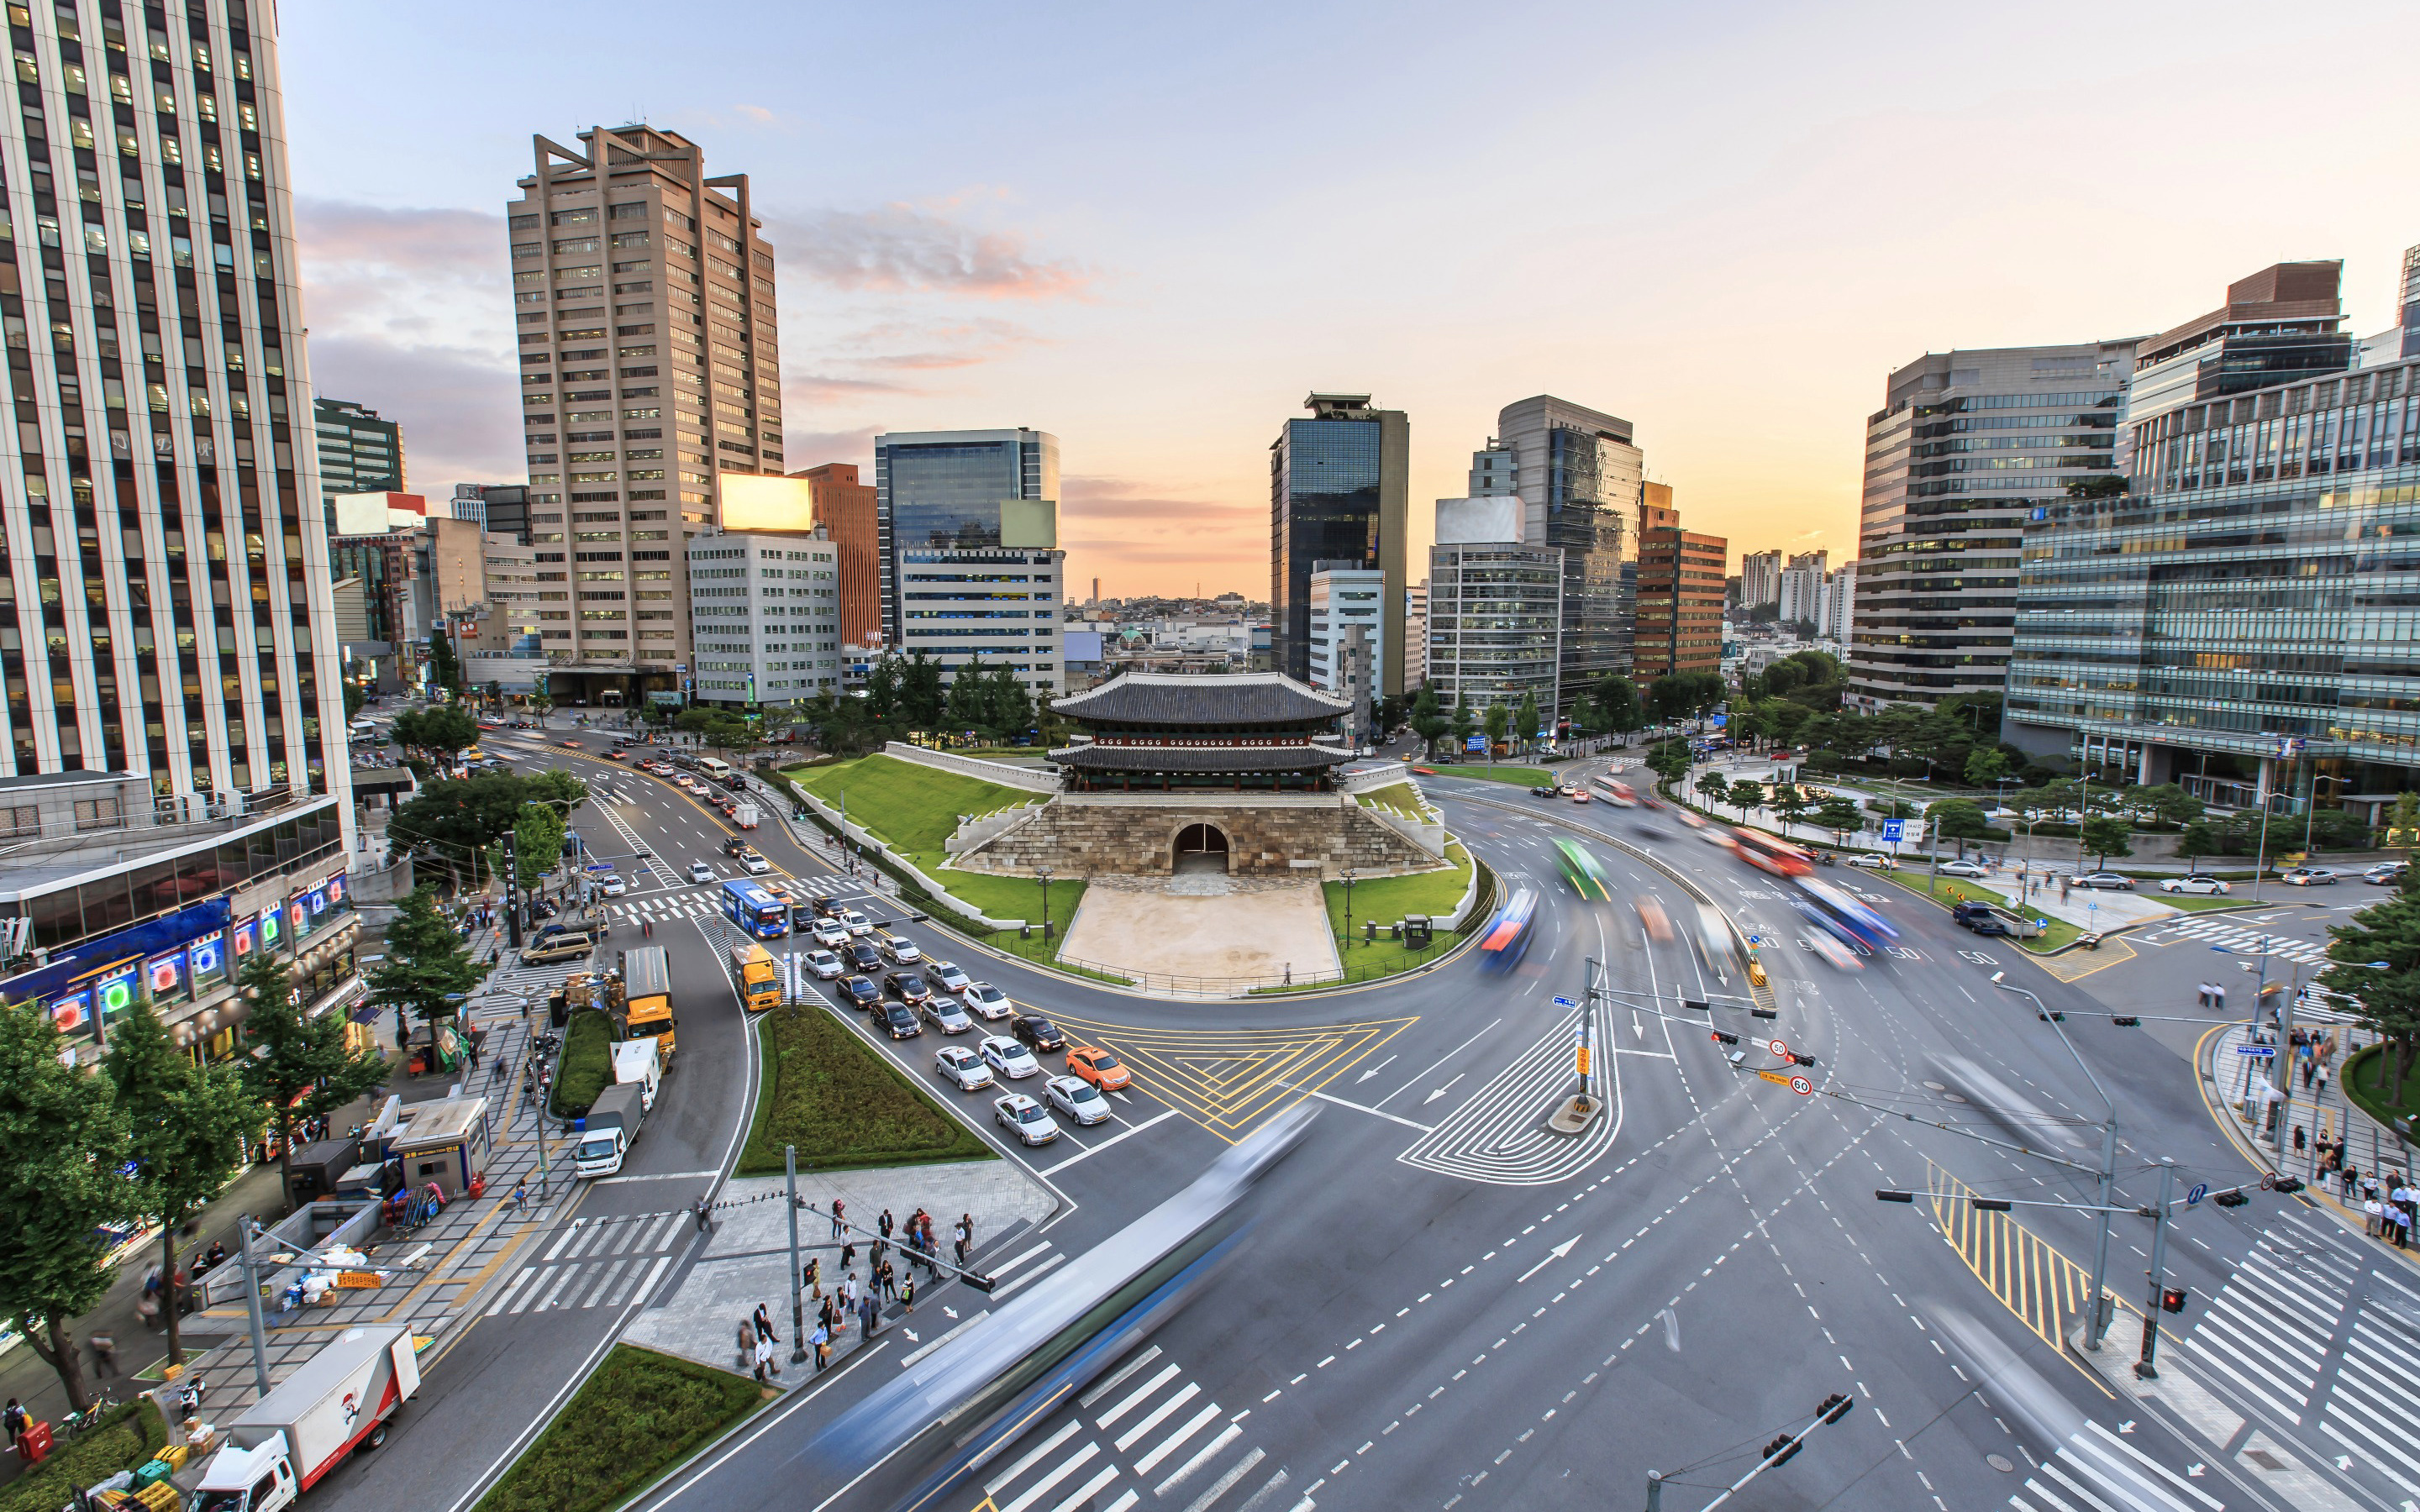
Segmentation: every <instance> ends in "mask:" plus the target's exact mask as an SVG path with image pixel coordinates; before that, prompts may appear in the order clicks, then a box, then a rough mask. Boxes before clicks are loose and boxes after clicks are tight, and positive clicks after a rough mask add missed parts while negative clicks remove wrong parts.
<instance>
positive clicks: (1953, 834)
mask: <svg viewBox="0 0 2420 1512" xmlns="http://www.w3.org/2000/svg"><path fill="white" fill-rule="evenodd" d="M1925 817H1926V818H1928V819H1930V820H1931V821H1932V825H1933V831H1934V833H1936V834H1938V835H1939V836H1940V837H1941V838H1942V839H1943V840H1950V841H1957V842H1958V854H1959V855H1960V856H1964V855H1965V854H1966V842H1967V841H1970V840H1981V839H1982V838H1983V832H1984V831H1985V830H1988V829H1990V828H1991V827H1992V822H1991V821H1990V820H1989V819H1987V818H1985V817H1984V816H1983V806H1982V805H1981V804H1979V803H1969V802H1968V801H1967V800H1965V799H1964V798H1940V799H1936V800H1935V801H1934V802H1933V804H1932V806H1931V808H1930V809H1927V810H1925Z"/></svg>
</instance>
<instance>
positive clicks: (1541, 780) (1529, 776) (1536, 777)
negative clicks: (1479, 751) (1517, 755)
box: [1430, 762, 1555, 788]
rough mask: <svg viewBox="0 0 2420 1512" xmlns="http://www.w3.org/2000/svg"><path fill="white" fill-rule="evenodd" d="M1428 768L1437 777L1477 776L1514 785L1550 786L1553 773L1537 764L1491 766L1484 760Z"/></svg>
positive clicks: (1489, 780)
mask: <svg viewBox="0 0 2420 1512" xmlns="http://www.w3.org/2000/svg"><path fill="white" fill-rule="evenodd" d="M1430 770H1432V771H1434V772H1435V773H1436V775H1437V776H1439V777H1469V778H1477V779H1479V780H1481V781H1482V782H1510V783H1512V785H1513V786H1514V787H1523V788H1543V787H1549V786H1552V785H1553V783H1554V780H1555V774H1554V773H1552V772H1549V771H1547V770H1545V769H1544V768H1543V767H1537V766H1514V765H1512V764H1510V763H1506V764H1501V765H1494V766H1491V765H1489V764H1486V763H1484V762H1478V763H1473V764H1467V765H1454V766H1435V767H1431V768H1430Z"/></svg>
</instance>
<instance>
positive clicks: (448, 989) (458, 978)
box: [363, 841, 559, 1028]
mask: <svg viewBox="0 0 2420 1512" xmlns="http://www.w3.org/2000/svg"><path fill="white" fill-rule="evenodd" d="M558 843H559V842H558ZM518 845H519V842H518V841H516V848H517V849H518ZM487 976H488V968H487V967H486V966H484V965H482V964H479V963H478V962H476V961H473V960H472V959H471V952H470V951H469V950H467V949H464V947H463V941H462V936H461V935H460V934H458V933H456V932H455V929H454V925H453V924H452V922H451V921H449V920H448V919H447V918H445V916H444V914H443V913H442V912H440V911H439V909H438V906H437V895H436V894H435V893H434V892H432V891H430V890H429V889H428V888H427V887H416V888H414V889H413V890H412V891H411V892H410V893H407V894H406V895H405V896H404V897H403V898H402V899H401V900H400V901H399V902H398V903H396V917H395V920H394V922H392V923H390V924H388V925H387V927H386V959H385V960H383V961H381V962H380V963H379V964H377V965H375V966H372V967H371V968H370V969H369V971H368V972H367V973H365V975H364V977H363V980H364V981H365V982H367V983H368V985H369V990H370V993H369V996H370V1001H371V1002H373V1003H376V1004H378V1005H379V1006H380V1007H381V1008H393V1009H395V1010H396V1011H398V1012H406V1011H408V1012H410V1013H411V1014H412V1015H413V1016H414V1017H416V1018H418V1019H419V1020H420V1022H421V1023H423V1024H426V1025H427V1026H430V1027H431V1028H434V1027H436V1026H437V1025H439V1024H440V1023H442V1022H444V1021H446V1020H449V1019H454V1018H458V1017H459V1016H460V1015H461V1011H462V1005H461V1004H460V1003H459V1002H456V1001H453V999H455V998H457V997H462V996H467V995H469V994H470V992H471V990H472V989H473V988H474V987H476V986H478V985H479V983H480V982H482V981H484V980H487Z"/></svg>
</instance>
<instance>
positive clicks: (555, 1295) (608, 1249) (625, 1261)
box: [486, 1209, 690, 1318]
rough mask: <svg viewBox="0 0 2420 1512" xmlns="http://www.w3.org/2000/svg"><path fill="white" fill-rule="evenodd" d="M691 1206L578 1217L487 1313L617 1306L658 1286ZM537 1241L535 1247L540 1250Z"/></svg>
mask: <svg viewBox="0 0 2420 1512" xmlns="http://www.w3.org/2000/svg"><path fill="white" fill-rule="evenodd" d="M689 1217H690V1213H689V1211H688V1210H686V1209H681V1210H676V1211H671V1212H638V1213H627V1214H616V1215H613V1216H610V1217H601V1218H574V1219H573V1220H572V1221H571V1222H569V1223H567V1224H566V1225H564V1226H563V1227H561V1228H560V1229H557V1230H556V1231H555V1233H554V1235H553V1238H552V1242H551V1243H549V1242H548V1241H547V1239H546V1237H545V1236H543V1235H542V1236H540V1238H539V1239H538V1241H537V1243H541V1244H546V1245H547V1247H546V1249H545V1251H544V1252H543V1253H542V1254H539V1255H537V1256H536V1257H535V1258H533V1259H532V1260H530V1261H529V1262H528V1263H527V1264H525V1265H523V1266H522V1267H521V1269H520V1271H519V1272H518V1273H515V1274H514V1275H512V1276H511V1277H509V1278H508V1279H507V1280H506V1281H505V1282H504V1287H503V1288H502V1289H501V1290H499V1291H498V1292H497V1293H496V1295H495V1300H493V1301H492V1302H490V1303H489V1304H488V1310H487V1314H486V1316H488V1317H489V1318H495V1317H499V1316H504V1317H510V1316H511V1315H513V1314H516V1313H522V1312H541V1313H542V1312H547V1311H551V1310H554V1309H560V1308H571V1307H595V1306H598V1305H603V1306H607V1307H618V1306H620V1305H622V1304H624V1303H626V1302H628V1301H631V1300H633V1299H635V1298H640V1297H644V1296H646V1295H648V1294H649V1293H651V1292H653V1291H654V1290H655V1287H656V1283H657V1282H658V1281H659V1280H661V1279H662V1278H663V1273H664V1272H665V1271H666V1270H667V1269H668V1268H670V1266H671V1265H672V1262H673V1253H672V1252H673V1250H674V1248H675V1243H676V1242H677V1241H678V1239H679V1237H680V1232H681V1225H682V1222H683V1220H685V1219H687V1218H689ZM535 1247H536V1245H535V1244H533V1246H532V1248H533V1249H535Z"/></svg>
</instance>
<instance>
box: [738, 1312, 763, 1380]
mask: <svg viewBox="0 0 2420 1512" xmlns="http://www.w3.org/2000/svg"><path fill="white" fill-rule="evenodd" d="M739 1363H740V1364H741V1365H752V1366H753V1367H754V1368H755V1371H756V1380H757V1381H758V1383H760V1384H761V1383H762V1382H763V1381H764V1380H765V1366H764V1365H763V1363H762V1362H760V1361H759V1360H758V1359H757V1358H756V1325H755V1324H754V1323H752V1322H751V1321H749V1320H748V1319H745V1318H743V1319H740V1320H739Z"/></svg>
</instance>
